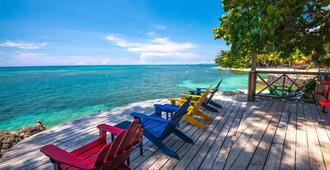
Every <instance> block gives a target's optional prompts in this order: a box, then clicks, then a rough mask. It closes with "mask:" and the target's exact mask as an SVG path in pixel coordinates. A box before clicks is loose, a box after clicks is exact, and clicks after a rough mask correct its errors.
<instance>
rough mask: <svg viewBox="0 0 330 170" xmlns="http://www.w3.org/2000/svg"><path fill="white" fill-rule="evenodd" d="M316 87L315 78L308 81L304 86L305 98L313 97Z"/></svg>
mask: <svg viewBox="0 0 330 170" xmlns="http://www.w3.org/2000/svg"><path fill="white" fill-rule="evenodd" d="M315 88H316V81H315V80H311V81H310V82H308V83H307V84H306V85H305V88H304V95H303V97H304V99H312V98H313V91H314V90H315Z"/></svg>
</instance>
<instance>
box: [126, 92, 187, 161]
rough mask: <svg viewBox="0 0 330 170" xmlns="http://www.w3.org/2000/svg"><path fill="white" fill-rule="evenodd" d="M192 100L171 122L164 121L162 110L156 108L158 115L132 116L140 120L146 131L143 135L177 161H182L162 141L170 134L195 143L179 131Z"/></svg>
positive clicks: (176, 113) (178, 111)
mask: <svg viewBox="0 0 330 170" xmlns="http://www.w3.org/2000/svg"><path fill="white" fill-rule="evenodd" d="M190 101H191V98H189V99H188V100H187V101H186V102H185V103H184V104H183V105H182V106H181V107H180V108H179V109H178V110H177V111H176V112H175V113H174V115H173V116H172V117H171V119H170V120H167V119H163V118H162V117H161V115H160V111H161V108H159V107H158V106H156V107H155V110H156V113H154V114H152V115H145V114H141V113H136V112H133V113H131V115H132V116H133V117H134V118H137V119H140V124H141V125H142V127H143V129H144V131H143V135H144V136H145V137H146V138H147V139H149V141H151V142H152V143H153V144H155V145H156V146H157V147H158V148H159V149H160V150H161V151H162V152H164V153H165V154H166V155H168V156H171V157H173V158H176V159H180V157H179V155H178V154H177V153H175V152H174V151H173V150H171V149H170V148H168V147H167V146H166V145H165V144H164V143H163V142H162V140H164V139H165V138H167V137H168V136H169V135H170V134H172V133H173V134H174V135H176V136H178V137H179V138H181V139H182V140H184V141H185V142H188V143H193V141H192V140H191V139H190V138H189V137H188V136H186V135H185V134H184V133H182V132H181V131H180V130H178V129H177V126H178V124H179V122H180V120H181V118H182V117H183V116H184V115H185V114H186V113H187V109H188V107H189V105H190Z"/></svg>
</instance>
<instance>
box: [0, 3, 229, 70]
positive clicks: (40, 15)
mask: <svg viewBox="0 0 330 170" xmlns="http://www.w3.org/2000/svg"><path fill="white" fill-rule="evenodd" d="M0 2H1V4H0V15H1V16H0V17H1V18H0V22H1V23H0V24H1V25H0V65H1V66H31V65H112V64H181V63H213V60H214V58H215V55H216V54H217V53H218V52H219V51H220V50H222V49H227V48H228V47H227V46H226V44H225V42H224V41H223V40H213V34H212V28H213V27H214V26H217V25H218V24H219V22H218V18H219V17H220V16H221V15H222V14H223V10H222V9H221V2H220V0H208V1H200V0H196V1H193V0H139V1H133V0H130V1H128V0H98V1H90V0H80V1H75V0H52V1H50V0H15V1H12V0H0Z"/></svg>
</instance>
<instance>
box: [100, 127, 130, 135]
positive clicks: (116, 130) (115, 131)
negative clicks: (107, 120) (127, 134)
mask: <svg viewBox="0 0 330 170" xmlns="http://www.w3.org/2000/svg"><path fill="white" fill-rule="evenodd" d="M96 127H97V128H98V129H100V130H103V131H106V132H110V133H112V134H115V135H119V134H121V133H122V132H124V131H125V129H121V128H117V127H114V126H110V125H107V124H99V125H97V126H96Z"/></svg>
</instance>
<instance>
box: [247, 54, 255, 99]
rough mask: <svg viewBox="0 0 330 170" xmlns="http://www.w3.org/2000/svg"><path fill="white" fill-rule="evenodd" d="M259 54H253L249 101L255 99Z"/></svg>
mask: <svg viewBox="0 0 330 170" xmlns="http://www.w3.org/2000/svg"><path fill="white" fill-rule="evenodd" d="M256 57H257V54H256V53H255V52H254V53H253V54H252V64H251V70H250V72H249V84H248V101H254V98H255V95H256V83H257V70H256V64H257V58H256Z"/></svg>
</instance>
